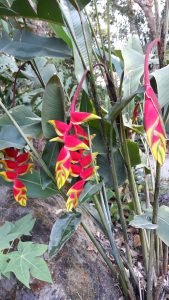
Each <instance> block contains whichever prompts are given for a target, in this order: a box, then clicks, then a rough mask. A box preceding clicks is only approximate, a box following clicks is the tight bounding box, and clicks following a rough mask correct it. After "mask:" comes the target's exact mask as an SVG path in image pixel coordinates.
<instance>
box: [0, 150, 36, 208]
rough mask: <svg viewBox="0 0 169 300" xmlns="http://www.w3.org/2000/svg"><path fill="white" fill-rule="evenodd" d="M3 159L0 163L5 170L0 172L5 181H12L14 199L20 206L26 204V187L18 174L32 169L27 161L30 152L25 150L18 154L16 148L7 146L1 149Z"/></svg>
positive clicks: (23, 173) (31, 165)
mask: <svg viewBox="0 0 169 300" xmlns="http://www.w3.org/2000/svg"><path fill="white" fill-rule="evenodd" d="M2 152H3V153H4V157H5V158H4V159H1V160H0V164H1V165H2V166H3V168H4V169H5V171H1V172H0V176H2V177H3V178H4V179H5V180H6V181H8V182H13V195H14V198H15V200H16V201H17V202H18V203H19V204H20V205H22V206H26V202H27V195H26V192H27V188H26V186H25V185H24V184H23V182H22V181H21V180H20V179H19V176H21V175H25V174H26V173H28V172H29V171H31V170H32V168H33V164H31V163H27V162H28V160H29V158H30V153H29V152H25V153H22V154H19V150H18V149H14V148H7V149H4V150H2Z"/></svg>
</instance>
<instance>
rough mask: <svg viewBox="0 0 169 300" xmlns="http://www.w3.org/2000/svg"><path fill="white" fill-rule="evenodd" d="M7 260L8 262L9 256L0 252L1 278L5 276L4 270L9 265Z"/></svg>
mask: <svg viewBox="0 0 169 300" xmlns="http://www.w3.org/2000/svg"><path fill="white" fill-rule="evenodd" d="M7 260H8V255H6V254H4V253H2V252H0V278H1V274H2V275H5V274H3V273H4V270H5V269H6V267H7V264H8V263H7Z"/></svg>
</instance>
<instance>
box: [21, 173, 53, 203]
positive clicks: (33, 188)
mask: <svg viewBox="0 0 169 300" xmlns="http://www.w3.org/2000/svg"><path fill="white" fill-rule="evenodd" d="M20 179H21V180H22V182H23V183H24V184H25V185H26V187H27V189H28V191H27V195H28V197H31V198H47V197H50V196H52V195H56V194H59V191H58V190H57V189H56V187H55V185H54V184H50V185H49V186H48V187H47V188H46V189H45V190H43V189H42V186H41V182H40V174H39V172H38V171H33V173H32V174H31V173H28V174H26V175H24V176H22V177H21V178H20Z"/></svg>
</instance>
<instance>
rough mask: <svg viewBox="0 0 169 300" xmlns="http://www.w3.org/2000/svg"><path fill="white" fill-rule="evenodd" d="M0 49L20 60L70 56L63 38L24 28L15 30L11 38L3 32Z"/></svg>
mask: <svg viewBox="0 0 169 300" xmlns="http://www.w3.org/2000/svg"><path fill="white" fill-rule="evenodd" d="M0 51H1V52H4V53H7V54H9V55H12V56H14V57H16V58H17V59H21V60H30V59H33V58H35V57H38V56H48V57H64V58H68V57H70V51H69V49H68V46H67V45H66V43H65V42H64V41H63V40H61V39H59V38H55V37H52V38H49V37H42V36H39V35H37V34H35V33H32V32H31V31H28V30H25V29H24V30H22V31H20V30H16V31H15V32H14V34H13V38H12V39H11V38H10V37H9V36H8V35H7V34H6V33H5V32H3V34H2V37H1V38H0Z"/></svg>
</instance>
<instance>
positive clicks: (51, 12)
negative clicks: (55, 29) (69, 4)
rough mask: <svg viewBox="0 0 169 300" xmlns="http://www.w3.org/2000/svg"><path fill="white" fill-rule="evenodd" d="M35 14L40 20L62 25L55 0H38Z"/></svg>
mask: <svg viewBox="0 0 169 300" xmlns="http://www.w3.org/2000/svg"><path fill="white" fill-rule="evenodd" d="M37 15H38V17H39V18H40V19H42V20H44V21H45V20H47V21H49V22H55V23H57V24H60V25H63V19H62V13H61V11H60V7H59V4H58V2H57V1H56V0H48V1H44V0H38V3H37Z"/></svg>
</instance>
